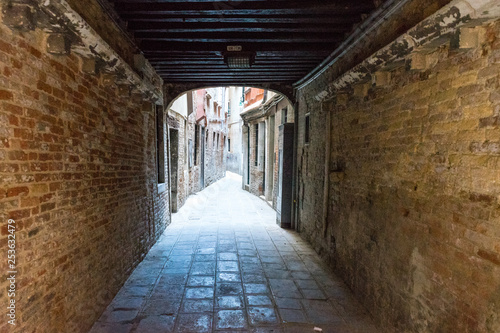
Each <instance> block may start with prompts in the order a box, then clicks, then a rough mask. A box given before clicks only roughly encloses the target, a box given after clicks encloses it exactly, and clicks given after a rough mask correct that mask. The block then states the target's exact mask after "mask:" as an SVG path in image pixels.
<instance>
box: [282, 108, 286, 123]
mask: <svg viewBox="0 0 500 333" xmlns="http://www.w3.org/2000/svg"><path fill="white" fill-rule="evenodd" d="M287 122H288V108H283V109H281V123H282V124H286V123H287Z"/></svg>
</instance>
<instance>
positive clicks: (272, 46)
mask: <svg viewBox="0 0 500 333" xmlns="http://www.w3.org/2000/svg"><path fill="white" fill-rule="evenodd" d="M228 43H230V44H233V43H237V44H238V45H241V46H242V49H243V51H253V52H260V51H274V52H281V51H287V50H294V51H314V52H329V51H330V50H333V49H334V48H335V47H336V46H337V43H318V42H315V43H311V42H295V43H291V42H287V41H286V40H285V41H284V42H283V43H279V42H278V41H276V40H273V41H268V42H262V41H261V42H245V41H243V42H242V41H227V40H226V41H218V42H213V41H206V42H198V41H195V42H185V41H165V40H164V41H159V40H151V41H143V42H142V43H141V49H142V50H143V51H144V52H145V53H147V52H148V51H188V50H189V51H210V50H212V51H213V52H224V51H225V50H226V48H227V46H228Z"/></svg>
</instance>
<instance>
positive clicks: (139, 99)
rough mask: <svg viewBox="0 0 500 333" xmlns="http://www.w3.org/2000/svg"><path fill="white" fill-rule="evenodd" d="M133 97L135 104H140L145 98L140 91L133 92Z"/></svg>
mask: <svg viewBox="0 0 500 333" xmlns="http://www.w3.org/2000/svg"><path fill="white" fill-rule="evenodd" d="M131 99H132V102H134V103H135V104H140V103H141V102H142V101H143V100H144V96H143V95H142V93H141V92H140V91H134V92H132V96H131Z"/></svg>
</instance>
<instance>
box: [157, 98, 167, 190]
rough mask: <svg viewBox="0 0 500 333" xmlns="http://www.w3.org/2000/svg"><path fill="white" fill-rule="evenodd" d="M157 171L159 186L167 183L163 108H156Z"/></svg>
mask: <svg viewBox="0 0 500 333" xmlns="http://www.w3.org/2000/svg"><path fill="white" fill-rule="evenodd" d="M155 111H156V164H157V166H156V169H157V171H158V176H157V179H158V184H164V183H165V141H164V138H165V134H164V128H163V108H162V107H161V105H157V106H156V110H155Z"/></svg>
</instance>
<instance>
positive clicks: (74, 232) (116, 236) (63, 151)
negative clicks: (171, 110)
mask: <svg viewBox="0 0 500 333" xmlns="http://www.w3.org/2000/svg"><path fill="white" fill-rule="evenodd" d="M0 21H1V19H0ZM46 37H47V36H46V35H45V34H44V33H43V32H42V31H41V30H38V29H37V30H34V31H25V32H17V31H12V30H10V29H8V28H6V27H5V26H4V25H3V24H2V23H0V72H1V73H2V74H1V75H0V221H1V224H2V231H1V236H0V244H1V248H2V249H7V234H8V229H7V226H6V223H7V219H14V220H15V221H16V223H15V225H16V270H17V272H18V273H17V280H16V288H17V290H16V297H15V299H16V308H17V318H16V324H17V325H16V327H15V328H14V330H12V328H13V327H10V325H9V324H7V320H6V318H7V317H6V316H5V311H6V310H5V308H4V311H3V312H2V313H3V317H4V320H2V321H1V323H0V331H2V332H5V331H9V332H14V331H16V329H17V331H18V332H87V331H88V329H90V327H91V326H92V324H93V322H94V321H95V320H96V319H97V318H98V316H99V315H100V314H101V312H102V311H103V310H104V308H105V307H106V306H107V304H108V303H109V302H110V301H111V300H112V298H113V297H114V295H115V293H116V292H117V291H118V290H119V288H120V287H121V286H122V284H123V283H124V282H125V280H126V279H127V277H128V275H129V274H130V273H131V272H132V270H133V269H134V267H135V266H136V265H137V264H138V263H139V262H140V261H141V259H142V258H143V257H144V255H145V254H146V253H147V251H148V249H149V248H150V247H151V246H152V245H153V243H154V242H155V241H156V239H157V238H158V237H159V236H160V234H161V233H162V232H163V230H164V229H165V227H166V225H167V224H168V223H169V222H170V217H169V213H168V211H169V207H168V189H167V191H165V192H163V193H158V187H157V184H156V177H157V176H156V162H155V160H156V157H155V146H156V143H155V117H154V111H153V110H154V107H153V105H152V104H151V103H145V104H143V102H142V100H137V99H134V98H130V96H128V95H123V93H122V92H120V91H119V89H118V88H117V86H116V85H114V84H109V85H106V86H104V85H103V84H102V80H100V77H99V76H98V75H89V74H84V73H83V72H82V70H81V66H82V60H81V59H80V58H79V57H77V56H75V55H72V54H71V55H61V56H55V55H50V54H48V53H47V52H46V45H47V44H46ZM6 265H7V261H6V260H5V261H2V265H1V267H2V272H3V273H2V274H6V272H7V267H6ZM0 287H1V288H2V290H6V289H7V280H6V276H5V275H2V279H1V281H0ZM7 302H8V300H7V294H6V293H5V292H3V293H1V295H0V303H1V304H4V305H5V304H7Z"/></svg>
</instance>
